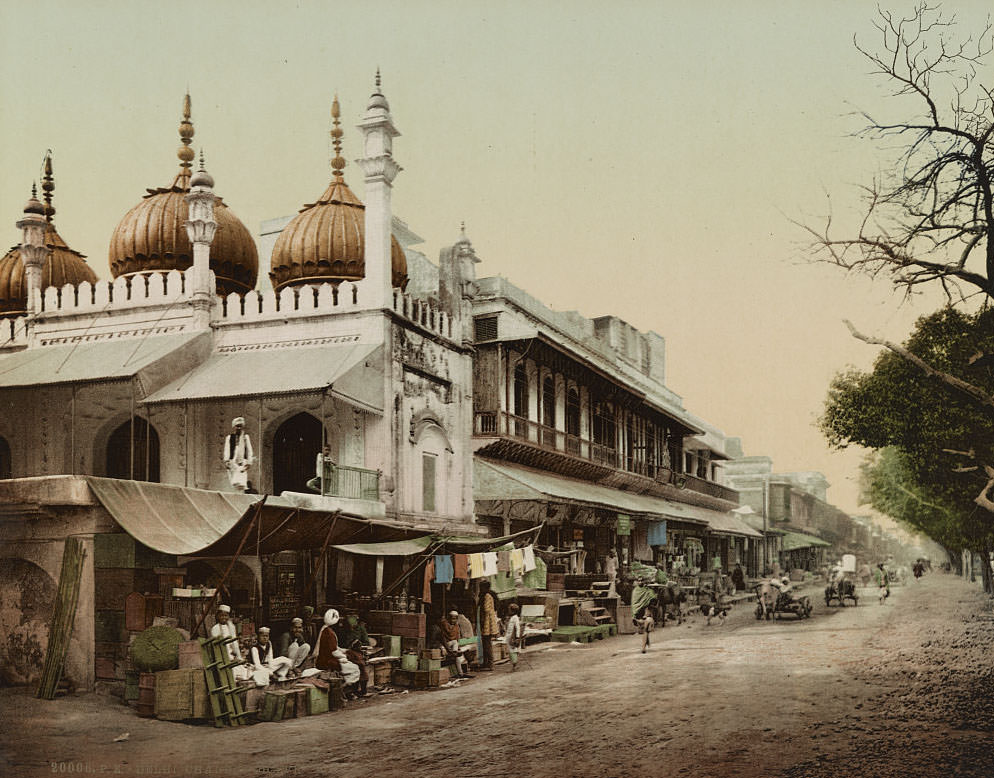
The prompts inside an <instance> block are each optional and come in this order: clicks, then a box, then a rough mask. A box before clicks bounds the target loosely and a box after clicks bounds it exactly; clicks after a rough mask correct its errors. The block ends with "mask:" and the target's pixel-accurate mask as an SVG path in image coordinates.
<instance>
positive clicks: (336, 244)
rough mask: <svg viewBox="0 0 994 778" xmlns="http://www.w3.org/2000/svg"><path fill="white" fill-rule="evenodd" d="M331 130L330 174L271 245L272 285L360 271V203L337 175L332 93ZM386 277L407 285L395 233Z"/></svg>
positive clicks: (340, 162) (354, 275)
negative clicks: (316, 195)
mask: <svg viewBox="0 0 994 778" xmlns="http://www.w3.org/2000/svg"><path fill="white" fill-rule="evenodd" d="M331 115H332V117H333V120H334V123H335V128H334V129H333V130H332V131H331V137H332V139H333V140H334V144H335V152H336V156H335V158H334V159H333V160H332V163H331V167H332V169H333V171H334V176H335V177H334V178H333V179H332V182H331V184H330V185H329V186H328V189H327V190H326V191H325V193H324V194H323V195H321V198H320V199H319V200H318V201H317V202H315V203H311V204H310V205H305V206H304V207H303V208H302V209H301V210H300V213H298V214H297V215H296V216H295V217H294V218H293V220H292V221H291V222H290V223H289V224H288V225H287V226H286V227H285V228H284V229H283V231H282V232H281V233H280V235H279V237H278V238H277V239H276V245H275V246H273V254H272V257H271V258H270V271H269V278H270V280H271V281H272V283H273V288H274V289H275V290H277V291H279V290H280V289H282V288H283V287H284V286H297V285H299V284H308V283H320V282H322V281H329V282H331V283H339V282H341V281H358V280H360V279H362V278H365V276H366V254H365V250H366V216H365V211H366V206H364V205H363V204H362V202H361V201H360V200H359V198H358V197H356V196H355V194H353V192H352V190H351V189H349V187H348V184H346V183H345V180H344V178H343V176H342V170H343V168H344V167H345V160H344V159H342V156H341V137H342V131H341V129H339V127H338V124H339V116H340V113H339V107H338V98H337V97H336V98H335V101H334V103H332V107H331ZM390 246H391V250H390V267H391V274H390V275H391V281H392V283H393V286H394V287H400V288H404V287H405V286H407V257H406V256H405V255H404V250H403V249H402V248H401V247H400V243H398V242H397V239H396V238H394V237H392V236H391V241H390Z"/></svg>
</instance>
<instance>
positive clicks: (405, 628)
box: [390, 613, 426, 638]
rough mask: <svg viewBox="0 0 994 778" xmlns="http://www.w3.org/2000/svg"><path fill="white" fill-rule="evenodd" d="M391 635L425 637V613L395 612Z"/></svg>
mask: <svg viewBox="0 0 994 778" xmlns="http://www.w3.org/2000/svg"><path fill="white" fill-rule="evenodd" d="M392 624H393V626H392V627H391V629H390V634H391V635H400V636H401V637H405V638H423V637H424V636H425V634H426V628H425V615H424V614H423V613H394V614H393V619H392Z"/></svg>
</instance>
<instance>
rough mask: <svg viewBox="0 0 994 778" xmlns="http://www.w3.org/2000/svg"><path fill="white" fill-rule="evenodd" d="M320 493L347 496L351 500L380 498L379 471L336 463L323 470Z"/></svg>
mask: <svg viewBox="0 0 994 778" xmlns="http://www.w3.org/2000/svg"><path fill="white" fill-rule="evenodd" d="M322 494H323V495H325V496H328V497H348V498H350V499H353V500H372V501H373V502H378V501H379V499H380V473H379V471H378V470H366V469H364V468H361V467H349V466H347V465H336V466H333V467H330V468H328V469H326V470H325V477H324V483H323V484H322Z"/></svg>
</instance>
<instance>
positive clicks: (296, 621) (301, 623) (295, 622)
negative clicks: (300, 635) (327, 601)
mask: <svg viewBox="0 0 994 778" xmlns="http://www.w3.org/2000/svg"><path fill="white" fill-rule="evenodd" d="M290 623H291V624H292V625H293V626H295V627H302V626H304V620H303V619H294V620H293V621H291V622H290Z"/></svg>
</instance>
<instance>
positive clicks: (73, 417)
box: [69, 384, 76, 475]
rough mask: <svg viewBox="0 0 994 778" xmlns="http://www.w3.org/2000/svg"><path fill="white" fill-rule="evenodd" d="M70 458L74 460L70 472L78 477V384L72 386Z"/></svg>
mask: <svg viewBox="0 0 994 778" xmlns="http://www.w3.org/2000/svg"><path fill="white" fill-rule="evenodd" d="M69 456H70V457H71V458H72V464H71V465H70V466H69V472H70V473H72V474H73V475H76V384H72V399H71V401H70V403H69Z"/></svg>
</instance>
